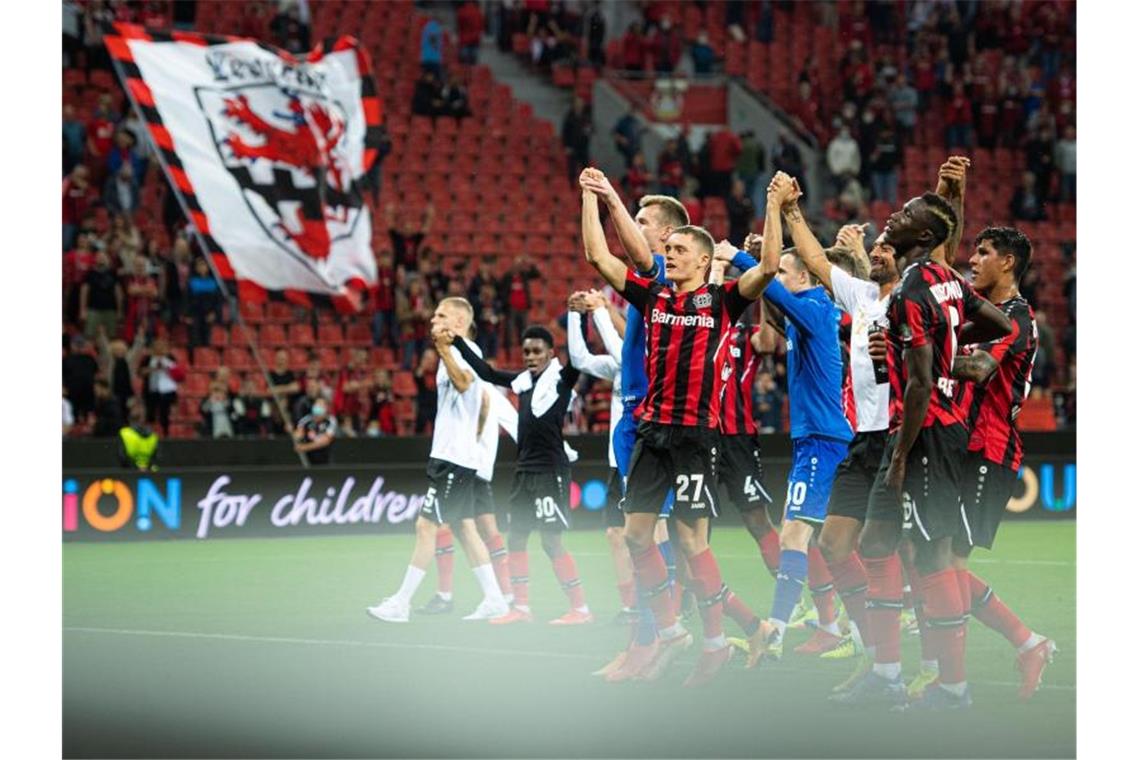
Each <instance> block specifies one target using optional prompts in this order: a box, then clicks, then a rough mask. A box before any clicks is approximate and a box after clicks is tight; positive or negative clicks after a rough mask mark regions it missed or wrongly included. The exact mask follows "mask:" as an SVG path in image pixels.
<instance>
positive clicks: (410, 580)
mask: <svg viewBox="0 0 1140 760" xmlns="http://www.w3.org/2000/svg"><path fill="white" fill-rule="evenodd" d="M425 575H427V573H426V572H424V571H423V570H421V569H419V568H418V567H416V566H415V565H408V569H407V570H406V571H405V572H404V582H403V583H401V584H400V588H399V590H398V591H396V593H395V594H393V596H394V597H395V598H396V599H399V600H400V601H401V602H403V603H404V604H408V603H409V602H411V601H412V595H414V594H415V593H416V589H418V588H419V587H420V584H421V583H423V580H424V576H425Z"/></svg>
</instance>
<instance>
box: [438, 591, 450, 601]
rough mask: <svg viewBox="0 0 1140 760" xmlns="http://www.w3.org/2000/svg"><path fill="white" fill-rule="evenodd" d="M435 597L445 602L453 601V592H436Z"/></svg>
mask: <svg viewBox="0 0 1140 760" xmlns="http://www.w3.org/2000/svg"><path fill="white" fill-rule="evenodd" d="M435 595H436V596H438V597H439V598H440V599H442V600H443V601H445V602H450V601H451V592H450V591H436V592H435Z"/></svg>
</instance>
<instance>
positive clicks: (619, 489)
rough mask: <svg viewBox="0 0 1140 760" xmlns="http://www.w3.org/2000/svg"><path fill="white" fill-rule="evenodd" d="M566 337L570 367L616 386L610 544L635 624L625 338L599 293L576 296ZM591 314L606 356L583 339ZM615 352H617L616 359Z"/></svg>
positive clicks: (625, 606) (625, 618)
mask: <svg viewBox="0 0 1140 760" xmlns="http://www.w3.org/2000/svg"><path fill="white" fill-rule="evenodd" d="M568 308H569V313H568V314H567V324H566V336H567V338H566V339H567V348H568V350H569V353H570V364H571V365H572V366H574V367H577V368H578V369H580V370H582V372H583V373H585V374H587V375H590V376H591V377H596V378H598V379H600V380H607V381H609V382H610V383H611V384H612V386H613V387H612V391H611V395H610V430H609V462H610V475H609V482H608V484H607V487H606V508H605V518H606V543H608V544H609V547H610V556H611V557H612V558H613V562H614V571H615V572H616V574H617V587H618V596H619V598H620V599H621V606H622V611H621V613H620V618H621V619H622V622H627V623H632V622H634V620H636V617H637V610H636V606H637V591H636V588H635V587H634V581H633V560H632V559H630V556H629V547H627V546H626V544H625V537H624V535H623V530H624V528H625V514H624V513H623V512H622V511H621V499H622V495H623V491H624V488H623V485H622V477H621V473H620V472H619V470H618V467H617V458H616V457H615V456H614V428H615V427H616V426H617V424H618V421H619V420H621V415H622V410H623V402H622V394H621V337H620V336H618V333H617V330H616V329H615V328H614V324H613V319H612V318H611V316H610V312H609V309H608V308H607V307H606V298H605V296H603V295H602V294H601V293H599V292H598V291H592V292H590V293H586V292H582V291H579V292H576V293H573V294H571V296H570V299H569V301H568ZM587 312H588V313H589V314H590V315H591V317H592V319H593V322H594V326H595V327H596V328H597V330H598V333H599V335H601V338H602V343H603V345H605V346H606V348H607V352H606V353H605V354H593V353H590V349H589V347H587V345H586V339H585V336H584V335H583V332H582V330H583V327H582V314H584V313H587ZM611 349H616V355H615V353H614V352H613V351H612V350H611Z"/></svg>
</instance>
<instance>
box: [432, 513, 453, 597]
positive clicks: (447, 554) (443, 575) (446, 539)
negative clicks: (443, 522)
mask: <svg viewBox="0 0 1140 760" xmlns="http://www.w3.org/2000/svg"><path fill="white" fill-rule="evenodd" d="M435 567H436V570H438V571H439V584H438V586H439V588H438V591H439V595H440V596H442V597H443V598H444V599H451V589H452V585H453V579H454V577H455V540H454V538H453V536H452V534H451V528H448V527H446V526H445V527H442V528H440V529H439V530H437V531H436V533H435Z"/></svg>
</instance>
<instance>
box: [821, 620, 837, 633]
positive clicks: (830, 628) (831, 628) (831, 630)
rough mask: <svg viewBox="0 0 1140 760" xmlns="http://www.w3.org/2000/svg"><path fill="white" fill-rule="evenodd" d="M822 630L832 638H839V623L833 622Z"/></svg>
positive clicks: (823, 626)
mask: <svg viewBox="0 0 1140 760" xmlns="http://www.w3.org/2000/svg"><path fill="white" fill-rule="evenodd" d="M820 629H821V630H823V631H826V632H827V633H830V634H831V635H832V636H838V635H839V622H838V621H832V622H830V623H828V624H827V625H821V626H820Z"/></svg>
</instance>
